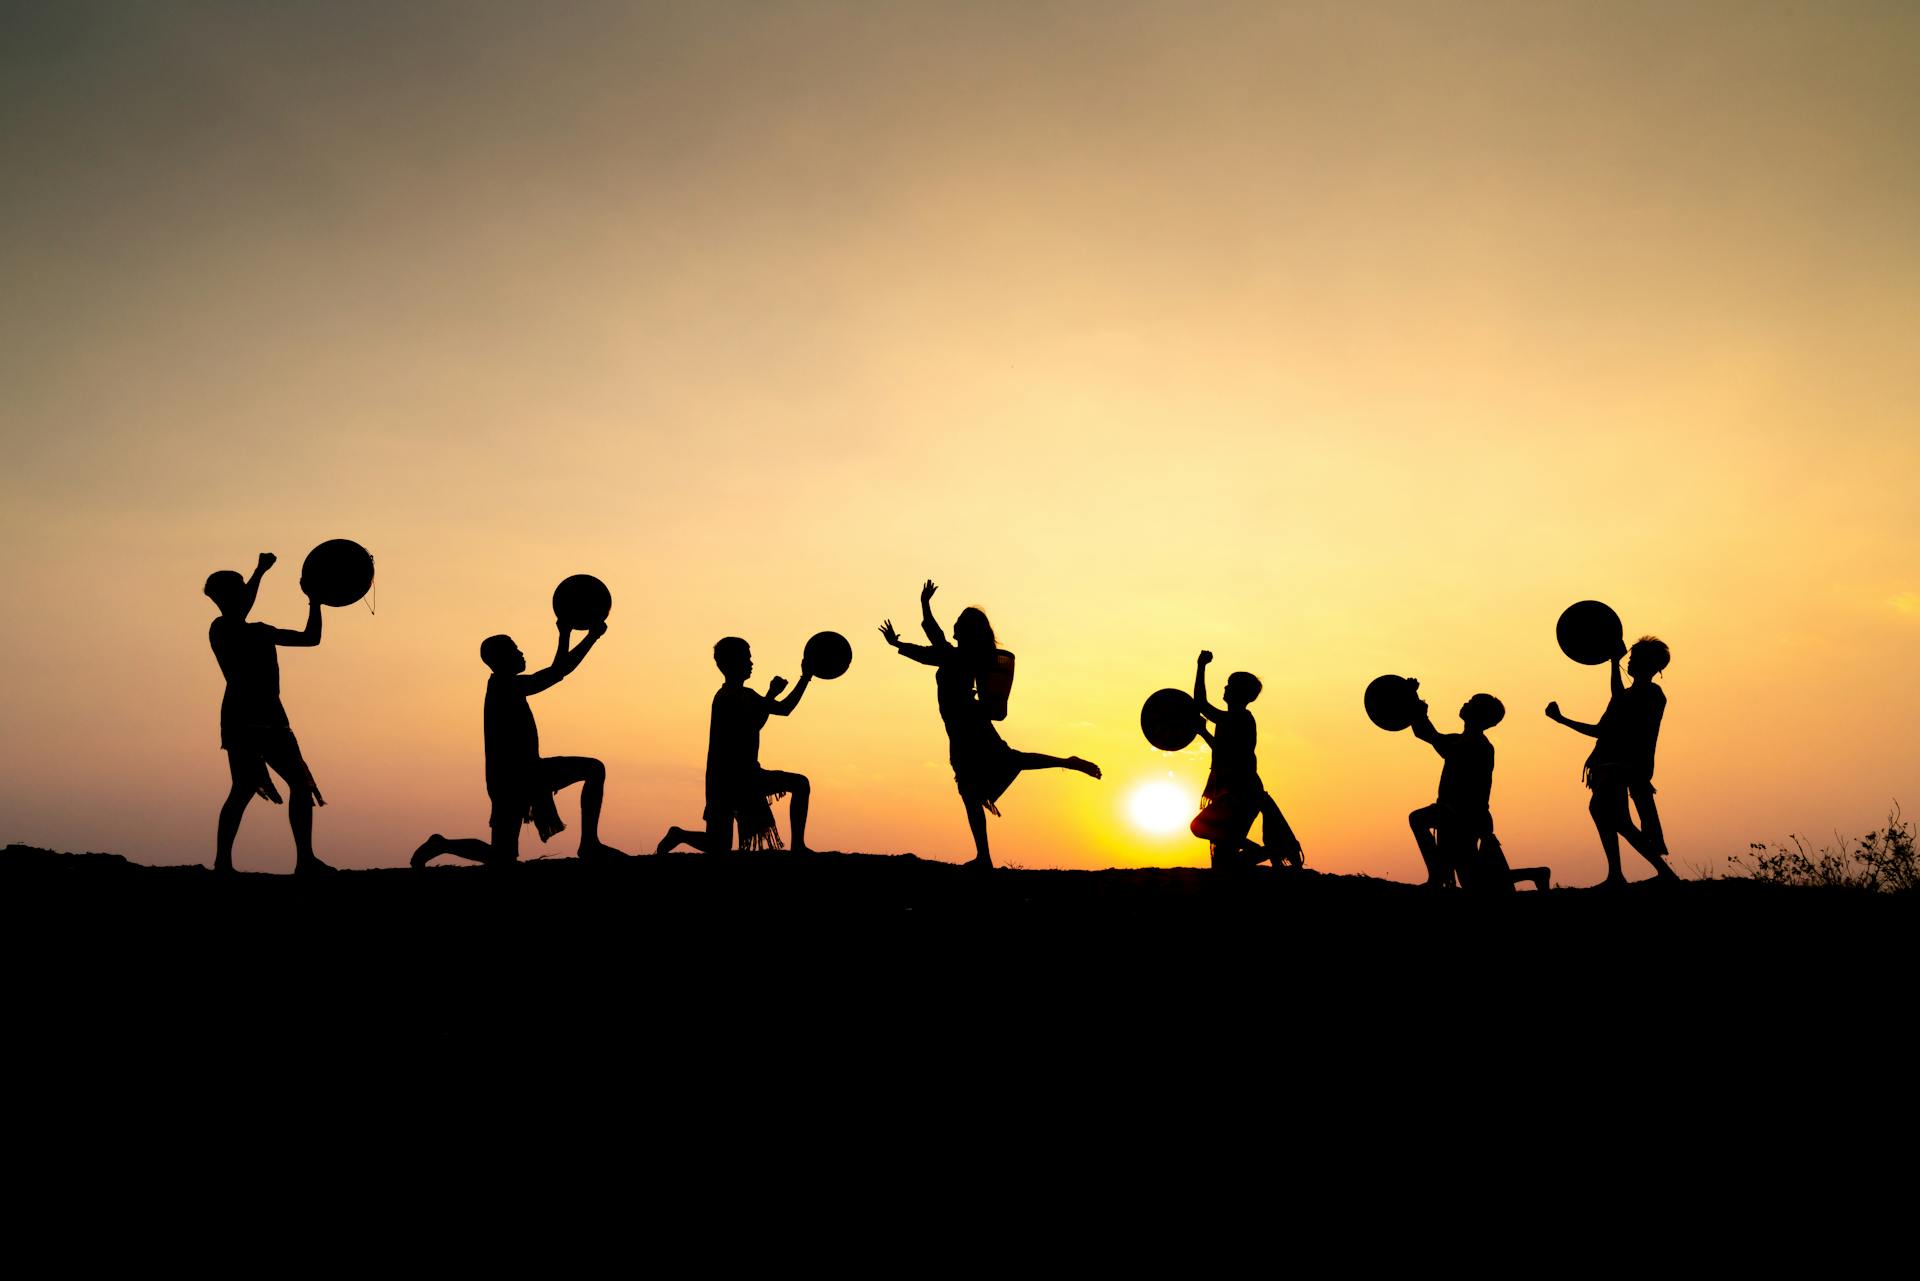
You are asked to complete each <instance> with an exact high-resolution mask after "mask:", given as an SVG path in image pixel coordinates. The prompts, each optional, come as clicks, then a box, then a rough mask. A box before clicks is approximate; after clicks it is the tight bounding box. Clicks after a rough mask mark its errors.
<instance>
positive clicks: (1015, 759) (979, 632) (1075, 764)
mask: <svg viewBox="0 0 1920 1281" xmlns="http://www.w3.org/2000/svg"><path fill="white" fill-rule="evenodd" d="M938 590H939V588H938V587H936V586H935V585H934V582H933V580H932V579H928V580H927V582H926V584H925V586H923V587H921V589H920V626H921V629H922V630H923V631H925V632H926V635H927V643H926V644H925V645H915V644H913V643H912V642H910V641H903V640H901V639H900V634H899V633H898V632H897V631H895V630H894V627H893V620H892V619H887V620H886V621H885V622H884V623H882V624H881V626H880V635H882V636H883V637H885V638H886V641H887V644H889V645H891V646H893V647H894V648H895V649H897V650H899V651H900V653H902V654H903V655H905V656H906V657H908V658H910V659H912V660H913V661H914V662H916V663H924V664H926V665H927V666H928V667H931V668H933V669H934V675H933V680H934V688H935V691H936V693H937V695H938V698H939V704H940V720H941V721H942V723H944V724H945V726H946V729H947V759H948V760H949V761H950V762H951V763H952V765H953V781H954V783H955V785H956V786H958V788H959V789H960V801H961V804H962V805H964V806H965V807H966V811H967V827H968V828H969V829H970V830H971V831H972V833H973V848H974V857H973V860H972V862H971V863H970V864H968V866H971V867H976V868H980V869H983V870H984V869H987V868H991V867H992V866H993V858H992V856H991V855H990V854H989V853H988V852H987V814H988V813H989V812H991V813H993V814H995V815H998V814H999V813H1000V811H999V809H998V808H997V807H996V806H995V804H994V802H996V801H998V800H999V799H1000V797H1001V795H1002V794H1004V793H1005V792H1006V790H1007V788H1008V787H1010V786H1012V785H1013V780H1014V779H1016V778H1018V777H1019V776H1020V772H1021V771H1022V770H1030V769H1071V770H1078V771H1080V772H1081V773H1082V774H1085V775H1087V776H1088V777H1089V778H1099V777H1100V767H1099V766H1098V765H1095V764H1094V763H1093V762H1092V761H1088V760H1083V759H1081V758H1080V757H1078V756H1044V755H1042V754H1041V753H1039V752H1022V751H1018V750H1016V749H1014V748H1012V747H1009V746H1008V745H1007V743H1006V741H1005V740H1004V739H1002V738H1001V737H1000V731H999V730H997V729H995V728H994V725H993V722H994V721H996V720H1000V719H1003V718H1004V717H1005V716H1006V707H1007V704H1006V699H1007V692H1008V690H1009V689H1010V688H1011V685H1012V663H1013V655H1011V654H1008V653H1006V652H1005V651H1004V650H1001V649H998V648H997V647H996V646H995V644H994V637H993V625H992V624H991V623H990V622H988V621H987V616H986V614H985V613H983V612H982V611H981V610H980V609H978V608H976V607H974V606H968V607H967V608H966V609H963V610H961V611H960V616H959V617H958V618H956V619H954V620H953V640H952V641H948V640H947V637H946V633H945V632H943V631H941V630H940V624H939V623H938V622H936V621H934V617H933V594H934V593H935V592H936V591H938Z"/></svg>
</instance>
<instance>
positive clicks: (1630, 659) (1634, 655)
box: [1627, 636, 1673, 680]
mask: <svg viewBox="0 0 1920 1281" xmlns="http://www.w3.org/2000/svg"><path fill="white" fill-rule="evenodd" d="M1672 661H1673V653H1672V652H1671V651H1670V650H1668V649H1667V643H1666V642H1665V641H1663V640H1661V639H1660V638H1659V637H1658V636H1642V637H1641V638H1640V639H1639V640H1637V641H1635V642H1634V643H1633V648H1632V649H1630V650H1628V651H1627V675H1629V676H1631V677H1633V678H1634V679H1635V680H1639V679H1641V678H1642V677H1646V678H1648V679H1651V678H1653V677H1655V676H1658V675H1659V674H1660V673H1661V672H1664V671H1666V670H1667V664H1668V663H1670V662H1672Z"/></svg>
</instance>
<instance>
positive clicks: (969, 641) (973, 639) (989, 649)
mask: <svg viewBox="0 0 1920 1281" xmlns="http://www.w3.org/2000/svg"><path fill="white" fill-rule="evenodd" d="M953 643H954V646H955V648H957V649H959V650H961V651H963V652H964V653H967V654H969V655H972V656H974V657H976V658H985V657H990V656H991V655H992V654H993V653H994V649H995V646H994V639H993V624H992V623H990V622H988V621H987V614H986V611H985V610H983V609H981V608H980V607H979V606H978V605H969V606H967V607H966V608H965V609H963V610H961V611H960V616H959V617H958V618H956V619H954V620H953Z"/></svg>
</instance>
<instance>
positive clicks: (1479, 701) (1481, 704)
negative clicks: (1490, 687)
mask: <svg viewBox="0 0 1920 1281" xmlns="http://www.w3.org/2000/svg"><path fill="white" fill-rule="evenodd" d="M1506 716H1507V705H1506V704H1505V703H1502V702H1501V701H1500V700H1499V699H1497V698H1495V697H1494V696H1493V695H1491V694H1475V695H1474V696H1473V697H1472V698H1470V699H1468V700H1467V701H1466V702H1464V703H1462V704H1461V705H1460V721H1461V723H1462V724H1464V725H1465V726H1466V727H1467V728H1468V729H1477V730H1482V731H1485V730H1490V729H1492V728H1493V727H1494V726H1495V725H1498V724H1499V723H1500V722H1501V721H1503V720H1505V719H1506Z"/></svg>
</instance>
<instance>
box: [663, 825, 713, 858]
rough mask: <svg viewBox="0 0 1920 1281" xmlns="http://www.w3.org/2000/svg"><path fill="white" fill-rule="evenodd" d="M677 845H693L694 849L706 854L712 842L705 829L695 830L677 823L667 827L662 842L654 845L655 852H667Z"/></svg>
mask: <svg viewBox="0 0 1920 1281" xmlns="http://www.w3.org/2000/svg"><path fill="white" fill-rule="evenodd" d="M676 845H691V846H692V847H693V848H694V849H696V850H699V851H700V852H701V853H703V854H704V853H706V852H708V850H709V848H710V846H711V842H710V840H709V839H708V836H707V833H706V831H705V829H701V830H699V831H695V830H694V829H692V828H689V827H681V826H679V825H678V824H675V825H674V826H672V827H669V828H668V829H667V834H666V835H665V836H663V837H661V838H660V844H658V845H656V846H654V849H653V852H654V853H655V854H665V853H667V852H668V851H669V850H671V849H673V847H674V846H676Z"/></svg>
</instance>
